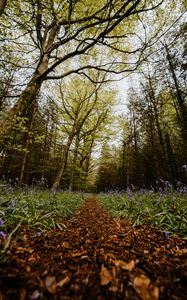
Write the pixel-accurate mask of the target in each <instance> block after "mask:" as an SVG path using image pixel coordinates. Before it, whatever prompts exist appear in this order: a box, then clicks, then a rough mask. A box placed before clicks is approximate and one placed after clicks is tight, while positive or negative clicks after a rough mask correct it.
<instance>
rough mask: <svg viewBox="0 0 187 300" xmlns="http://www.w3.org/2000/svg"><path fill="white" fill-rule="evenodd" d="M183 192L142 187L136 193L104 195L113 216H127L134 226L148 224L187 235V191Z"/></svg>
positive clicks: (101, 198)
mask: <svg viewBox="0 0 187 300" xmlns="http://www.w3.org/2000/svg"><path fill="white" fill-rule="evenodd" d="M183 191H184V193H182V192H176V191H173V192H171V191H170V192H168V191H167V192H163V190H162V189H160V191H159V192H157V193H156V192H153V191H146V190H140V191H139V192H136V193H133V192H132V191H131V190H130V189H128V190H127V193H125V194H120V193H115V192H114V193H108V194H100V195H99V200H100V203H101V204H102V206H103V207H104V208H105V209H107V210H108V211H110V213H111V214H112V215H113V216H118V217H127V218H129V219H131V220H132V222H133V226H138V225H140V224H148V225H151V226H153V227H155V228H157V229H160V230H162V231H163V232H164V234H165V236H166V237H167V238H169V235H170V234H178V235H181V236H183V237H184V238H187V194H186V193H185V190H184V189H183Z"/></svg>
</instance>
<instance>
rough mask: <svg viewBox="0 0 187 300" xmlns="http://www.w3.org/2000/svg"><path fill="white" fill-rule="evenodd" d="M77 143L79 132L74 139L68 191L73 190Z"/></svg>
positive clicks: (78, 141)
mask: <svg viewBox="0 0 187 300" xmlns="http://www.w3.org/2000/svg"><path fill="white" fill-rule="evenodd" d="M79 143H80V139H79V134H77V135H76V141H75V150H74V157H73V164H72V170H71V176H70V182H69V191H70V192H71V191H73V189H74V178H75V168H76V163H77V155H78V148H79Z"/></svg>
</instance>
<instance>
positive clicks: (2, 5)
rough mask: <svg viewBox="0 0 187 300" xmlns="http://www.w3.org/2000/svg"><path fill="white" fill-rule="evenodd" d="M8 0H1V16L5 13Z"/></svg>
mask: <svg viewBox="0 0 187 300" xmlns="http://www.w3.org/2000/svg"><path fill="white" fill-rule="evenodd" d="M6 4H7V0H0V16H1V15H2V14H3V12H4V9H5V6H6Z"/></svg>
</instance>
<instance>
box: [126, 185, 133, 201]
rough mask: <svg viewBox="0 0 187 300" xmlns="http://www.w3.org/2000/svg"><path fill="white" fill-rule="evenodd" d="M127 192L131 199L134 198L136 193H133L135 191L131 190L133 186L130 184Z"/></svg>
mask: <svg viewBox="0 0 187 300" xmlns="http://www.w3.org/2000/svg"><path fill="white" fill-rule="evenodd" d="M126 193H127V195H128V196H129V198H130V199H132V198H133V196H134V193H133V191H132V190H131V188H130V187H129V186H128V187H127V189H126Z"/></svg>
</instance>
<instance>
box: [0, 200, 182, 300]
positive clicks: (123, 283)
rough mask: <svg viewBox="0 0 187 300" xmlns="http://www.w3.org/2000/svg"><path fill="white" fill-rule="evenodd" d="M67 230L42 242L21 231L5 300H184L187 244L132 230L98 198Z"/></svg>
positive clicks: (6, 268)
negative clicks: (110, 213) (107, 209)
mask: <svg viewBox="0 0 187 300" xmlns="http://www.w3.org/2000/svg"><path fill="white" fill-rule="evenodd" d="M64 223H65V227H64V228H65V230H64V231H59V230H58V229H57V228H56V229H54V230H51V231H46V232H44V233H43V234H40V235H37V234H36V232H33V231H28V230H26V229H25V228H24V227H23V226H21V228H20V230H19V234H18V232H17V233H16V235H15V236H14V239H12V241H11V244H10V247H9V249H8V250H7V251H6V260H5V259H4V260H2V261H1V263H0V268H1V272H0V300H9V299H10V300H12V299H15V300H27V299H31V300H37V299H38V300H39V299H65V300H66V299H67V300H70V299H76V300H79V299H83V300H94V299H98V300H102V299H112V300H113V299H114V300H115V299H116V300H117V299H129V300H131V299H134V300H136V299H137V300H140V299H142V300H158V299H162V300H164V299H173V300H180V299H181V300H183V299H186V295H187V252H186V249H187V247H186V245H187V242H186V241H184V240H181V239H179V238H177V237H172V238H170V239H166V238H165V236H164V235H162V234H161V233H160V232H157V231H156V230H154V229H152V228H151V227H148V226H145V225H141V226H138V227H136V228H133V227H132V225H131V223H130V221H128V220H124V219H119V218H118V219H117V218H113V217H111V216H110V215H109V214H108V213H107V212H106V211H104V210H103V209H102V207H101V206H100V205H99V204H98V202H97V200H96V199H95V197H93V198H90V199H88V200H87V201H86V202H85V204H84V205H83V206H82V208H81V209H80V210H79V211H77V213H75V214H74V216H73V217H72V218H71V219H70V220H69V221H66V222H64ZM3 243H4V241H3V240H2V241H1V244H0V246H1V247H3Z"/></svg>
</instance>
